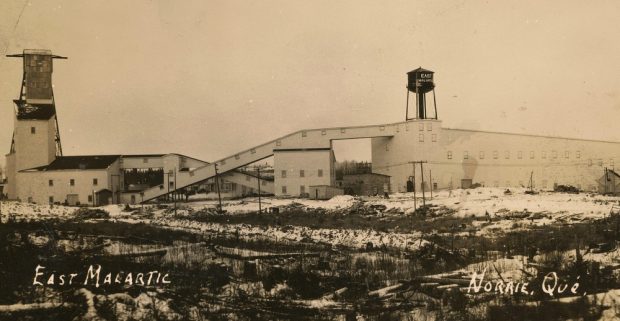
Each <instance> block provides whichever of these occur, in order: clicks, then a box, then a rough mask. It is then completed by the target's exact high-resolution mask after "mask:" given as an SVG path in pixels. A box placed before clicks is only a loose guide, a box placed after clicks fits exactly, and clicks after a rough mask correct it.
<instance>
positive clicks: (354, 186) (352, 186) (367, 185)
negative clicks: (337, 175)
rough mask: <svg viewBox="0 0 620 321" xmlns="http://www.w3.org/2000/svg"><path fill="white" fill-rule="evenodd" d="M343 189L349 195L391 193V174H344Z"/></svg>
mask: <svg viewBox="0 0 620 321" xmlns="http://www.w3.org/2000/svg"><path fill="white" fill-rule="evenodd" d="M342 181H343V186H342V187H343V189H344V191H345V194H348V195H367V196H368V195H383V194H384V193H389V192H390V191H389V187H390V176H389V175H383V174H377V173H364V174H351V175H344V176H343V178H342Z"/></svg>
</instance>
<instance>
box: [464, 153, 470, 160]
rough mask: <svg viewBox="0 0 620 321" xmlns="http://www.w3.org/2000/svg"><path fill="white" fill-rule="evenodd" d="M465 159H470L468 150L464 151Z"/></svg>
mask: <svg viewBox="0 0 620 321" xmlns="http://www.w3.org/2000/svg"><path fill="white" fill-rule="evenodd" d="M463 159H469V152H467V151H464V152H463Z"/></svg>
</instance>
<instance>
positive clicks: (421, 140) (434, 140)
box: [418, 134, 437, 143]
mask: <svg viewBox="0 0 620 321" xmlns="http://www.w3.org/2000/svg"><path fill="white" fill-rule="evenodd" d="M418 141H419V142H421V143H423V142H424V134H420V135H418ZM431 141H432V142H436V141H437V134H431Z"/></svg>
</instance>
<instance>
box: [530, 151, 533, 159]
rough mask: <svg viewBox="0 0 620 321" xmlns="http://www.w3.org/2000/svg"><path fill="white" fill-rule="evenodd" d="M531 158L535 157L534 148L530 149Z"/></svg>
mask: <svg viewBox="0 0 620 321" xmlns="http://www.w3.org/2000/svg"><path fill="white" fill-rule="evenodd" d="M530 159H534V151H533V150H531V151H530Z"/></svg>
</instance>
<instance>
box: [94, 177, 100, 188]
mask: <svg viewBox="0 0 620 321" xmlns="http://www.w3.org/2000/svg"><path fill="white" fill-rule="evenodd" d="M97 184H99V180H98V179H96V178H93V186H97Z"/></svg>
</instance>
